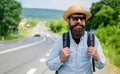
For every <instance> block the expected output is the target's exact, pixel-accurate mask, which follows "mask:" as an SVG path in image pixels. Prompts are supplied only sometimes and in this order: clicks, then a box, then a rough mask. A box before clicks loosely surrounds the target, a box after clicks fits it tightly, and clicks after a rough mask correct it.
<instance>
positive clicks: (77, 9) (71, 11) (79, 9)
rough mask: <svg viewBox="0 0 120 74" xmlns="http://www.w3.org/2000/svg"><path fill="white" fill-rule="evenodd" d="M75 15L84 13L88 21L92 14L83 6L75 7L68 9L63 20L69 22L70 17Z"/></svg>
mask: <svg viewBox="0 0 120 74" xmlns="http://www.w3.org/2000/svg"><path fill="white" fill-rule="evenodd" d="M74 13H83V14H85V15H86V20H88V19H89V18H90V17H91V16H92V14H91V13H90V12H88V11H86V10H85V9H84V8H83V7H82V6H80V5H73V6H71V7H69V8H68V10H66V11H64V13H63V18H64V20H67V18H68V16H69V15H71V14H74Z"/></svg>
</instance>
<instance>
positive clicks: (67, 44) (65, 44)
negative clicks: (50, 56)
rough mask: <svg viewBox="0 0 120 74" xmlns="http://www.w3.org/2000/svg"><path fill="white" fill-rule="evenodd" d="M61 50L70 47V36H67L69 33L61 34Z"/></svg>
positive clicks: (56, 73)
mask: <svg viewBox="0 0 120 74" xmlns="http://www.w3.org/2000/svg"><path fill="white" fill-rule="evenodd" d="M62 37H63V38H62V39H63V48H65V47H68V48H69V47H70V35H69V31H68V32H65V33H63V36H62ZM55 74H58V70H57V71H56V72H55Z"/></svg>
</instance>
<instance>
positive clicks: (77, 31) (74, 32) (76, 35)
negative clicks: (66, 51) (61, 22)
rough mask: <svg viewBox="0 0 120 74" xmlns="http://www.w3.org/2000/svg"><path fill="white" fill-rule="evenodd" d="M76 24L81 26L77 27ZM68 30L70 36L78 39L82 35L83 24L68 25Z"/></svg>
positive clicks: (83, 30)
mask: <svg viewBox="0 0 120 74" xmlns="http://www.w3.org/2000/svg"><path fill="white" fill-rule="evenodd" d="M77 26H81V28H77ZM70 30H71V33H72V36H73V37H74V38H75V39H79V38H81V36H83V35H84V32H85V26H83V25H81V24H79V23H77V24H75V25H74V26H70Z"/></svg>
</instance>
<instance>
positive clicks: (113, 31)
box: [95, 24, 120, 68]
mask: <svg viewBox="0 0 120 74" xmlns="http://www.w3.org/2000/svg"><path fill="white" fill-rule="evenodd" d="M95 34H96V35H97V37H98V38H99V40H100V42H101V44H102V47H103V51H104V53H105V55H106V56H107V57H108V58H110V60H111V61H112V62H113V63H114V64H115V65H116V66H118V67H119V68H120V25H119V24H118V25H113V26H110V25H107V26H106V27H103V26H102V25H101V26H100V27H99V28H98V29H97V31H96V32H95Z"/></svg>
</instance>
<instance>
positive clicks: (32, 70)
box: [26, 68, 37, 74]
mask: <svg viewBox="0 0 120 74" xmlns="http://www.w3.org/2000/svg"><path fill="white" fill-rule="evenodd" d="M36 70H37V69H36V68H32V69H30V70H29V71H28V72H27V73H26V74H34V73H35V71H36Z"/></svg>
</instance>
